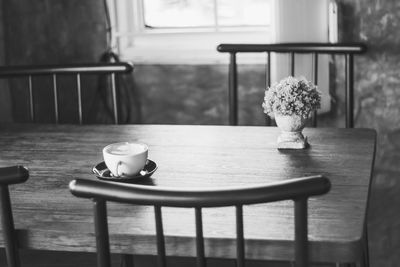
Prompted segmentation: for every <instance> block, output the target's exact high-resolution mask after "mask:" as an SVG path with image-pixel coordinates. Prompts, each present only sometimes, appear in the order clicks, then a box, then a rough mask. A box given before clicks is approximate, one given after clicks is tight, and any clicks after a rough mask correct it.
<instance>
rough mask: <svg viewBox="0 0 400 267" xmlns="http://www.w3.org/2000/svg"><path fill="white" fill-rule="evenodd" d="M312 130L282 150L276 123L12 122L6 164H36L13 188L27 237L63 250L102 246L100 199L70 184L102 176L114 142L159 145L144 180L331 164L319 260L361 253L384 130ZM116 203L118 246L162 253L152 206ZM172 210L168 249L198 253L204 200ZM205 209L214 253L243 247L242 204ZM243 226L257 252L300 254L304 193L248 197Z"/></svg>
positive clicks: (166, 214)
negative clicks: (297, 229)
mask: <svg viewBox="0 0 400 267" xmlns="http://www.w3.org/2000/svg"><path fill="white" fill-rule="evenodd" d="M304 133H305V135H307V136H308V140H309V143H310V147H309V148H308V149H306V150H286V151H279V150H277V149H276V145H277V143H276V139H277V136H278V135H279V130H278V129H277V128H275V127H242V126H236V127H231V126H177V125H117V126H111V125H107V126H105V125H100V126H99V125H85V126H75V125H37V124H2V125H0V147H1V152H0V155H1V156H0V166H10V165H15V164H21V165H24V166H26V167H28V168H29V170H30V179H29V180H28V182H27V183H25V184H22V185H16V186H12V187H11V197H12V202H13V206H14V214H15V225H16V228H17V229H19V239H20V243H21V246H22V247H24V248H33V249H49V250H60V251H95V239H94V226H93V213H92V203H91V201H87V200H85V199H79V198H76V197H74V196H72V195H71V194H70V192H69V190H68V183H69V182H70V181H71V180H72V179H74V178H85V179H97V178H96V177H95V176H94V175H93V174H92V173H91V169H92V167H93V166H94V165H95V164H97V163H98V162H101V161H102V160H103V159H102V148H103V147H104V146H106V145H108V144H110V143H114V142H121V141H140V142H144V143H146V144H148V146H149V158H150V159H152V160H153V161H155V162H156V163H157V165H158V169H157V171H156V172H155V173H154V174H153V176H152V177H151V178H150V179H144V180H141V181H137V182H138V183H141V184H147V185H156V186H168V187H196V188H198V187H226V186H237V185H251V184H262V183H268V182H270V181H276V180H283V179H289V178H295V177H301V176H309V175H318V174H322V175H325V176H326V177H328V178H329V179H330V180H331V183H332V189H331V191H330V192H329V193H328V194H326V195H324V196H321V197H315V198H311V199H310V201H309V239H310V241H311V244H310V246H311V247H310V253H311V255H310V257H311V260H313V261H321V262H353V261H357V260H358V259H359V258H360V257H361V254H362V252H361V250H362V242H363V232H364V228H363V227H364V223H365V217H366V209H367V199H368V195H369V185H370V180H371V173H372V168H373V162H374V155H375V142H376V141H375V139H376V133H375V131H373V130H368V129H331V128H318V129H308V128H307V129H305V130H304ZM108 207H109V226H110V239H111V240H110V242H111V247H112V252H114V253H133V254H156V244H155V240H156V239H155V225H154V213H153V208H152V207H136V206H129V205H122V204H114V203H109V204H108ZM162 211H163V219H164V229H165V235H166V249H167V255H177V256H194V255H195V239H194V235H195V228H194V211H193V210H192V209H177V208H163V209H162ZM203 219H204V235H205V239H206V240H205V243H206V255H207V256H209V257H226V258H233V257H235V220H234V209H233V208H217V209H205V210H204V218H203ZM244 233H245V238H246V256H247V257H248V258H252V259H284V260H287V259H293V248H292V246H293V203H292V202H291V201H283V202H278V203H274V204H266V205H256V206H246V207H245V208H244ZM0 239H1V238H0ZM0 244H2V240H0ZM221 245H222V247H221ZM217 248H218V249H217Z"/></svg>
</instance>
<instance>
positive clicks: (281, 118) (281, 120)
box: [274, 113, 307, 149]
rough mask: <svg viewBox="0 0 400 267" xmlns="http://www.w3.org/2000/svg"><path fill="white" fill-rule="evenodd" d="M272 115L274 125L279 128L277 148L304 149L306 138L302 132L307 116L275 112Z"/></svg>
mask: <svg viewBox="0 0 400 267" xmlns="http://www.w3.org/2000/svg"><path fill="white" fill-rule="evenodd" d="M274 116H275V121H276V125H277V126H278V127H279V129H280V130H281V134H280V135H279V137H278V149H304V148H306V147H307V138H306V137H304V135H303V133H302V131H303V129H304V127H305V125H306V122H307V118H304V117H303V116H299V115H281V114H279V113H275V114H274Z"/></svg>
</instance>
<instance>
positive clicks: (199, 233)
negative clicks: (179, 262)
mask: <svg viewBox="0 0 400 267" xmlns="http://www.w3.org/2000/svg"><path fill="white" fill-rule="evenodd" d="M195 218H196V248H197V267H206V259H205V254H204V237H203V216H202V212H201V208H199V207H196V208H195Z"/></svg>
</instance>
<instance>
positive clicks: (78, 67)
mask: <svg viewBox="0 0 400 267" xmlns="http://www.w3.org/2000/svg"><path fill="white" fill-rule="evenodd" d="M132 70H133V66H132V65H131V64H129V63H98V64H75V65H48V66H4V67H0V78H7V79H9V78H12V77H21V76H22V77H25V78H26V82H25V84H26V87H27V89H28V94H29V118H30V121H31V122H35V104H34V83H33V77H37V76H48V77H49V80H50V82H51V86H52V89H53V103H54V104H53V105H54V122H55V123H59V107H60V104H62V100H61V99H59V97H58V93H59V92H58V89H59V88H58V87H59V83H58V80H57V78H59V77H60V76H67V75H70V76H74V78H75V89H76V91H77V99H78V100H77V102H78V103H77V105H76V109H77V112H78V117H79V118H78V120H79V123H80V124H82V123H83V114H82V113H83V111H82V88H81V87H82V84H81V79H82V76H83V75H93V74H94V75H103V76H104V75H107V76H108V77H109V78H110V79H111V82H110V83H111V96H112V111H113V122H114V123H115V124H118V123H119V122H120V118H119V113H118V101H117V94H118V91H117V87H118V86H117V79H116V76H117V75H119V74H126V73H130V72H132ZM71 93H72V92H71Z"/></svg>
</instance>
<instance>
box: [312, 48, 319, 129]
mask: <svg viewBox="0 0 400 267" xmlns="http://www.w3.org/2000/svg"><path fill="white" fill-rule="evenodd" d="M313 59H314V60H313V77H314V84H315V85H316V86H317V85H318V53H313ZM317 115H318V113H317V110H314V114H313V117H312V121H313V123H312V124H313V127H317Z"/></svg>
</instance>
